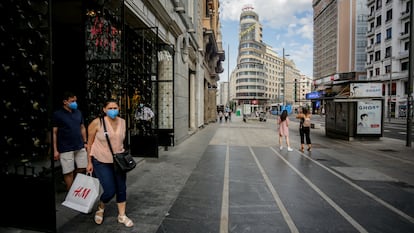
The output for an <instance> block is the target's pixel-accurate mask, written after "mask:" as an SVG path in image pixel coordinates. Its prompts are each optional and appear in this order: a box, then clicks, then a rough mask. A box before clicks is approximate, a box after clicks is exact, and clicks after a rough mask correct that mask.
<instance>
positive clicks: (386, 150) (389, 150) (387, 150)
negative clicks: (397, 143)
mask: <svg viewBox="0 0 414 233" xmlns="http://www.w3.org/2000/svg"><path fill="white" fill-rule="evenodd" d="M378 150H379V151H382V152H398V151H396V150H393V149H378Z"/></svg>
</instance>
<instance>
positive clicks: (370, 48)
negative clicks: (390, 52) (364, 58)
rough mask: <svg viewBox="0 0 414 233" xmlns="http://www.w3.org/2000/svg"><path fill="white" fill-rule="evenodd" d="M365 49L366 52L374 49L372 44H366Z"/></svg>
mask: <svg viewBox="0 0 414 233" xmlns="http://www.w3.org/2000/svg"><path fill="white" fill-rule="evenodd" d="M365 51H366V52H367V53H369V52H372V51H374V45H368V46H367V48H366V50H365Z"/></svg>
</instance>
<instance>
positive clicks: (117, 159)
mask: <svg viewBox="0 0 414 233" xmlns="http://www.w3.org/2000/svg"><path fill="white" fill-rule="evenodd" d="M102 122H103V123H102V124H103V127H104V133H105V137H106V140H107V141H108V146H109V149H110V150H111V153H112V156H113V158H114V165H115V170H117V171H122V172H129V171H131V170H133V169H134V168H135V167H136V166H137V163H136V162H135V160H134V158H133V157H132V156H131V154H130V153H129V151H124V152H121V153H116V154H114V151H113V150H112V146H111V142H110V141H109V136H108V133H107V131H106V125H105V119H103V118H102Z"/></svg>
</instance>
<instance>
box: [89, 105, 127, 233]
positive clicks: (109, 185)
mask: <svg viewBox="0 0 414 233" xmlns="http://www.w3.org/2000/svg"><path fill="white" fill-rule="evenodd" d="M103 111H104V113H105V115H106V116H104V117H98V118H96V119H94V120H93V121H92V122H91V124H89V127H88V147H87V148H88V167H87V171H88V172H95V175H96V177H97V178H98V179H99V182H100V183H101V185H102V187H103V193H102V195H101V197H100V200H99V204H98V210H97V211H96V212H95V217H94V220H95V223H96V224H98V225H100V224H102V222H103V219H104V211H105V204H107V203H108V202H109V201H110V200H112V198H114V197H115V195H116V202H117V206H118V222H119V223H122V224H124V225H125V226H126V227H132V226H133V225H134V223H133V222H132V220H131V219H129V218H128V217H127V216H126V214H125V209H126V177H127V176H126V173H125V172H121V171H118V170H117V171H115V167H114V162H113V156H112V153H111V150H110V149H109V145H108V141H107V139H106V136H105V134H104V127H103V125H102V123H103V122H102V121H105V125H106V129H107V133H108V136H109V140H110V142H111V145H112V149H113V152H114V153H120V152H123V151H124V139H125V131H126V128H125V120H124V119H123V118H121V117H119V116H118V114H119V105H118V102H117V101H116V100H108V101H107V102H106V103H105V106H104V107H103Z"/></svg>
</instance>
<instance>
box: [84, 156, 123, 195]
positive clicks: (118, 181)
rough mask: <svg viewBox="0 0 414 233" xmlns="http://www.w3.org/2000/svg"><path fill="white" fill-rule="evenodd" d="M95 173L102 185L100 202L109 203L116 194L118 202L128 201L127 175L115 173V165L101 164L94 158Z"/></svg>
mask: <svg viewBox="0 0 414 233" xmlns="http://www.w3.org/2000/svg"><path fill="white" fill-rule="evenodd" d="M92 163H93V171H94V173H95V176H96V177H97V178H98V179H99V182H100V183H101V185H102V188H103V193H102V195H101V198H100V201H102V202H103V203H108V202H109V201H110V200H111V199H112V198H113V197H114V196H115V194H116V202H117V203H121V202H125V201H126V173H124V172H115V168H114V164H113V163H101V162H99V161H98V160H96V159H95V158H93V157H92Z"/></svg>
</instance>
